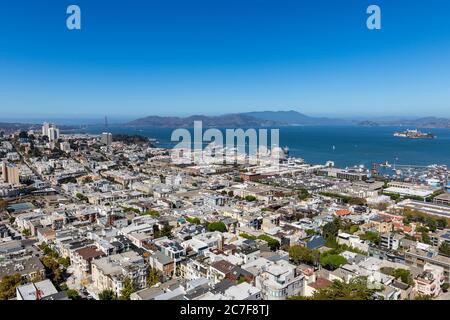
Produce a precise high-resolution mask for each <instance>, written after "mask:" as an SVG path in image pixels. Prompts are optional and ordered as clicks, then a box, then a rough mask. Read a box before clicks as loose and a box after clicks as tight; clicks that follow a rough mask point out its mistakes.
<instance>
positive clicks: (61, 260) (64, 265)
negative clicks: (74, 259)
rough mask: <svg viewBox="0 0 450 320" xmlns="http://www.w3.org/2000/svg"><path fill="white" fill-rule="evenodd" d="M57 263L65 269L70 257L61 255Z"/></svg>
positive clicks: (68, 264)
mask: <svg viewBox="0 0 450 320" xmlns="http://www.w3.org/2000/svg"><path fill="white" fill-rule="evenodd" d="M58 263H59V264H60V265H62V266H63V267H64V268H66V269H67V268H68V267H69V266H70V258H69V257H67V258H62V257H61V258H59V259H58Z"/></svg>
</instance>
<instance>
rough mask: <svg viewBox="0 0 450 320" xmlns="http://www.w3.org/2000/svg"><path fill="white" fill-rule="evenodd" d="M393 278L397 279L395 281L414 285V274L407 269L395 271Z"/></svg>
mask: <svg viewBox="0 0 450 320" xmlns="http://www.w3.org/2000/svg"><path fill="white" fill-rule="evenodd" d="M392 276H393V277H395V279H399V278H400V280H401V281H402V282H403V283H406V284H409V285H414V280H413V277H412V274H411V272H410V271H409V270H407V269H401V268H399V269H395V270H394V272H393V273H392Z"/></svg>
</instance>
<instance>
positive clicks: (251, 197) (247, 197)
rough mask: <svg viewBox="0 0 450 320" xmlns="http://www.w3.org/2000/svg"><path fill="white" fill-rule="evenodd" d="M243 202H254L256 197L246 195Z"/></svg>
mask: <svg viewBox="0 0 450 320" xmlns="http://www.w3.org/2000/svg"><path fill="white" fill-rule="evenodd" d="M245 201H249V202H253V201H256V197H255V196H252V195H248V196H246V197H245Z"/></svg>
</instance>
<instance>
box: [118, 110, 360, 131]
mask: <svg viewBox="0 0 450 320" xmlns="http://www.w3.org/2000/svg"><path fill="white" fill-rule="evenodd" d="M194 121H202V122H203V126H205V127H221V126H222V127H225V126H230V127H236V126H244V127H245V126H255V127H269V126H276V125H280V126H289V125H322V124H323V125H324V124H351V121H348V120H342V119H330V118H321V117H320V118H319V117H311V116H307V115H305V114H303V113H300V112H298V111H294V110H289V111H254V112H243V113H230V114H223V115H218V116H205V115H192V116H187V117H161V116H147V117H144V118H139V119H136V120H133V121H131V122H128V123H126V125H127V126H155V127H185V126H187V127H189V126H193V123H194Z"/></svg>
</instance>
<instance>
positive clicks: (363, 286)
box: [291, 277, 380, 300]
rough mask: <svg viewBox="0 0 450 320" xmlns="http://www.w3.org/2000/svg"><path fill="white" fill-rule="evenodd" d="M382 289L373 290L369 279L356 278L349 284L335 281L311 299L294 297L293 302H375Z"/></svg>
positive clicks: (318, 291) (315, 293)
mask: <svg viewBox="0 0 450 320" xmlns="http://www.w3.org/2000/svg"><path fill="white" fill-rule="evenodd" d="M378 291H380V289H376V288H372V287H371V286H370V284H369V283H368V281H367V277H354V278H352V279H350V281H349V282H348V283H345V282H343V281H340V280H334V281H333V282H332V283H331V285H330V286H328V287H326V288H321V289H319V290H317V291H315V292H314V294H313V296H312V297H311V298H306V299H305V298H304V297H293V298H291V299H293V300H374V299H375V293H376V292H378Z"/></svg>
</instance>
